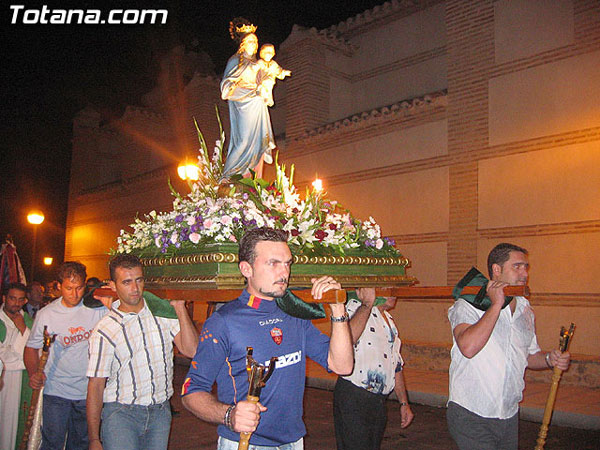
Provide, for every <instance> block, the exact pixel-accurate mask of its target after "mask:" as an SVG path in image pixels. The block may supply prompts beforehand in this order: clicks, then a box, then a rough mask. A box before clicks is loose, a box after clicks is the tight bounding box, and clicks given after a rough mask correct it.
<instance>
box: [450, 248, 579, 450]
mask: <svg viewBox="0 0 600 450" xmlns="http://www.w3.org/2000/svg"><path fill="white" fill-rule="evenodd" d="M527 255H528V252H527V250H525V249H524V248H521V247H518V246H516V245H513V244H507V243H503V244H498V245H497V246H496V247H494V248H493V249H492V251H491V252H490V254H489V255H488V271H489V274H490V278H491V281H490V282H489V283H488V285H487V295H488V297H489V298H490V301H491V306H490V307H489V308H488V309H487V310H485V311H482V310H480V309H477V308H475V307H474V306H473V305H471V304H470V303H468V302H467V301H466V300H464V299H462V298H459V299H458V300H457V301H456V302H455V303H454V305H453V306H452V307H450V309H449V310H448V319H449V320H450V325H451V327H452V335H453V341H454V345H453V346H452V350H451V357H452V362H451V363H450V395H449V399H448V411H447V420H448V429H449V431H450V434H451V435H452V438H453V439H454V440H455V441H456V443H457V445H458V447H459V448H461V449H474V448H476V449H517V448H518V425H519V417H518V413H519V402H520V401H521V399H522V398H523V394H522V393H523V388H524V387H525V382H524V379H523V376H524V373H525V369H526V368H529V369H533V370H542V369H550V368H553V367H555V366H556V367H559V368H560V369H562V370H566V369H567V368H568V367H569V362H570V355H569V353H568V352H565V353H561V352H560V351H558V350H553V351H551V352H549V353H544V352H542V351H541V350H540V347H539V346H538V343H537V338H536V335H535V317H534V314H533V310H532V309H531V306H530V305H529V302H528V301H527V299H525V298H524V297H514V298H513V299H512V301H510V303H509V304H508V305H505V296H504V291H503V289H504V287H506V286H511V285H512V286H514V285H526V284H527V279H528V273H529V260H528V256H527Z"/></svg>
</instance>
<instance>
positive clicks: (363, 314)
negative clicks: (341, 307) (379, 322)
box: [350, 288, 375, 344]
mask: <svg viewBox="0 0 600 450" xmlns="http://www.w3.org/2000/svg"><path fill="white" fill-rule="evenodd" d="M356 294H357V296H358V299H359V300H360V301H361V302H362V305H361V306H360V307H359V308H358V309H357V310H356V312H355V313H354V315H353V316H352V319H350V331H351V333H352V343H353V344H356V343H357V342H358V340H359V339H360V337H361V335H362V333H363V331H364V330H365V326H366V325H367V322H368V320H369V316H370V315H371V310H372V309H373V304H374V303H375V289H374V288H361V289H357V291H356Z"/></svg>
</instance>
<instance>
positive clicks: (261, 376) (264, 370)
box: [238, 347, 277, 450]
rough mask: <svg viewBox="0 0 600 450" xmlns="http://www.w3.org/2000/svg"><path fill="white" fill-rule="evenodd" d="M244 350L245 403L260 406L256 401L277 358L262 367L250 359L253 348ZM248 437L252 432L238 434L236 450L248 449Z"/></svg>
mask: <svg viewBox="0 0 600 450" xmlns="http://www.w3.org/2000/svg"><path fill="white" fill-rule="evenodd" d="M246 349H247V354H246V371H247V372H248V383H249V386H248V396H247V397H246V401H247V402H249V403H251V404H252V405H260V403H258V400H259V399H260V391H261V390H262V388H263V387H264V386H265V384H266V382H267V380H268V379H269V378H270V377H271V375H272V374H273V370H274V369H275V362H276V361H277V358H276V357H273V358H271V360H270V361H269V365H268V366H262V365H260V364H259V363H258V362H256V361H255V360H254V358H253V357H252V352H253V348H252V347H246ZM264 410H265V409H264V407H263V406H262V405H261V412H262V411H264ZM250 436H252V432H248V431H242V432H241V433H240V442H239V445H238V450H247V449H248V445H249V443H250Z"/></svg>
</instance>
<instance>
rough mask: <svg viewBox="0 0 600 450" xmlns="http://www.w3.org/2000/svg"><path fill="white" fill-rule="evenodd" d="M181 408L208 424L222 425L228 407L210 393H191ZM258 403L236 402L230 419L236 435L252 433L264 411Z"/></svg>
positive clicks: (185, 398) (185, 397)
mask: <svg viewBox="0 0 600 450" xmlns="http://www.w3.org/2000/svg"><path fill="white" fill-rule="evenodd" d="M182 402H183V406H185V408H186V409H187V410H188V411H190V412H191V413H192V414H194V415H195V416H196V417H198V418H200V419H202V420H204V421H205V422H209V423H216V424H222V423H223V418H224V417H225V413H226V412H227V409H228V408H229V406H230V405H227V404H225V403H221V402H220V401H219V400H217V398H216V397H215V396H214V395H213V394H211V393H210V392H192V393H191V394H188V395H186V396H184V397H183V398H182ZM266 410H267V408H265V407H264V406H263V405H261V404H260V403H251V402H247V401H241V402H238V403H237V404H236V405H235V408H233V411H232V414H231V419H232V425H233V430H234V431H235V432H236V433H240V432H251V433H252V432H254V431H256V427H257V426H258V422H259V421H260V413H261V412H263V411H266Z"/></svg>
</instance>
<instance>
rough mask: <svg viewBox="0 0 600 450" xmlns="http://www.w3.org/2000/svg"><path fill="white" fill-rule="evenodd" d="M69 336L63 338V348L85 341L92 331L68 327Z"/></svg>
mask: <svg viewBox="0 0 600 450" xmlns="http://www.w3.org/2000/svg"><path fill="white" fill-rule="evenodd" d="M69 332H70V333H71V336H63V337H62V343H63V345H64V346H65V347H68V346H69V345H73V344H77V343H78V342H82V341H87V340H88V339H89V338H90V335H91V334H92V330H87V331H86V329H85V328H84V327H70V328H69Z"/></svg>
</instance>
